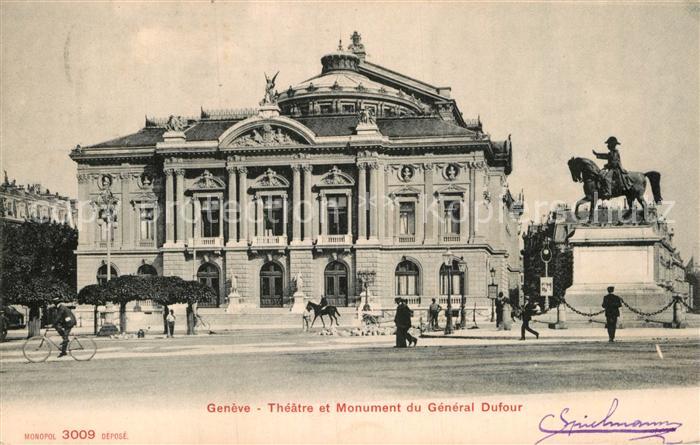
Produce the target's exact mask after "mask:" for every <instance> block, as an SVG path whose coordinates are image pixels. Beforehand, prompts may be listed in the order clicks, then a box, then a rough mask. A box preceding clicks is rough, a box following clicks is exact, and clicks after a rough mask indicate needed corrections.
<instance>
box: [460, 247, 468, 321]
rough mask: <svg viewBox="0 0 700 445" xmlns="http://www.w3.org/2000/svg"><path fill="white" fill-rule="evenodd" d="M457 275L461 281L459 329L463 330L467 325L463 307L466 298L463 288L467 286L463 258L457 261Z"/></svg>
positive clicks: (465, 264)
mask: <svg viewBox="0 0 700 445" xmlns="http://www.w3.org/2000/svg"><path fill="white" fill-rule="evenodd" d="M458 265H459V273H460V274H461V276H462V281H461V284H462V285H461V286H460V287H461V288H462V289H461V290H462V300H461V301H460V303H459V328H460V329H464V326H466V325H467V314H466V309H465V306H466V304H467V297H466V296H465V295H464V292H465V290H464V287H465V286H466V284H467V263H466V262H465V261H464V257H461V258H460V259H459V264H458Z"/></svg>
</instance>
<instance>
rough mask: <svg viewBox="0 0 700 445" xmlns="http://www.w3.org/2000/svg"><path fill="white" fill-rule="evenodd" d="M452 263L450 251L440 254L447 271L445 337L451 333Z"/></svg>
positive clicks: (452, 258)
mask: <svg viewBox="0 0 700 445" xmlns="http://www.w3.org/2000/svg"><path fill="white" fill-rule="evenodd" d="M453 261H454V256H453V255H452V251H451V250H450V249H449V248H448V249H447V252H445V253H443V254H442V264H444V266H445V269H447V309H446V310H445V311H446V314H445V315H446V318H447V320H446V322H445V335H448V334H451V333H452V262H453Z"/></svg>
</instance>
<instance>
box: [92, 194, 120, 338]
mask: <svg viewBox="0 0 700 445" xmlns="http://www.w3.org/2000/svg"><path fill="white" fill-rule="evenodd" d="M118 204H119V200H118V199H117V198H116V197H115V196H114V194H113V193H112V190H111V189H110V188H109V187H107V188H105V189H104V191H103V192H102V193H101V194H100V195H99V196H98V197H97V199H95V200H94V201H92V205H93V207H94V208H95V209H96V210H97V217H98V218H99V219H100V220H101V221H102V222H103V224H106V225H107V264H106V265H105V267H106V268H107V281H110V280H111V279H112V257H111V255H112V225H113V224H116V221H115V213H116V208H117V205H118ZM94 330H95V334H97V306H95V313H94Z"/></svg>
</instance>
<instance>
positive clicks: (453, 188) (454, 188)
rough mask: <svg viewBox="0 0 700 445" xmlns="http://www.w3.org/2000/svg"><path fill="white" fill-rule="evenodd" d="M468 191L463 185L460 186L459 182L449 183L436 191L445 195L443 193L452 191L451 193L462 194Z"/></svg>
mask: <svg viewBox="0 0 700 445" xmlns="http://www.w3.org/2000/svg"><path fill="white" fill-rule="evenodd" d="M466 192H467V189H466V188H464V187H462V186H460V185H457V184H449V185H448V186H446V187H443V188H441V189H440V190H438V191H437V192H436V193H437V194H440V195H443V194H450V193H451V194H460V195H461V194H464V193H466Z"/></svg>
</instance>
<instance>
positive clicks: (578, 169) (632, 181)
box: [568, 136, 662, 222]
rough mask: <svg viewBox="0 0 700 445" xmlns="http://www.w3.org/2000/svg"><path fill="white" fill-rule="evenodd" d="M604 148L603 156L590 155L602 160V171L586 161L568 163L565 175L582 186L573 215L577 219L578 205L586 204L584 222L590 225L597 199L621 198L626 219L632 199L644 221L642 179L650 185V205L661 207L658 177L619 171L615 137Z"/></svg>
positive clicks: (658, 174)
mask: <svg viewBox="0 0 700 445" xmlns="http://www.w3.org/2000/svg"><path fill="white" fill-rule="evenodd" d="M605 144H606V145H607V146H608V152H607V153H598V152H596V151H595V150H593V154H594V155H595V156H596V158H598V159H606V160H607V161H608V162H607V163H606V164H605V166H604V167H603V169H602V170H601V169H599V168H598V166H597V165H596V163H595V162H593V161H591V160H590V159H586V158H571V159H569V162H568V164H569V171H570V172H571V178H572V179H573V180H574V182H583V193H584V195H585V196H584V197H583V198H581V199H580V200H578V201H577V202H576V207H575V208H574V215H576V218H578V209H579V206H581V204H585V203H587V202H588V203H590V211H589V216H588V222H593V214H594V210H595V207H596V201H597V200H598V199H612V198H617V197H618V196H624V197H625V198H626V199H627V207H628V209H627V212H626V213H625V215H624V217H625V218H627V217H629V216H630V214H631V213H632V205H633V204H634V201H635V199H636V200H637V202H639V204H640V205H641V206H642V211H643V216H642V220H643V221H644V220H645V219H646V212H647V203H646V201H645V200H644V192H645V191H646V179H647V178H648V179H649V184H651V192H652V194H653V195H654V202H655V203H656V204H659V203H661V201H662V198H661V174H660V173H659V172H656V171H648V172H646V173H640V172H628V171H626V170H625V169H623V168H622V162H621V160H620V151H619V149H618V148H617V146H618V145H621V144H620V142H619V141H618V140H617V138H616V137H615V136H610V137H609V138H608V140H607V141H605Z"/></svg>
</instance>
